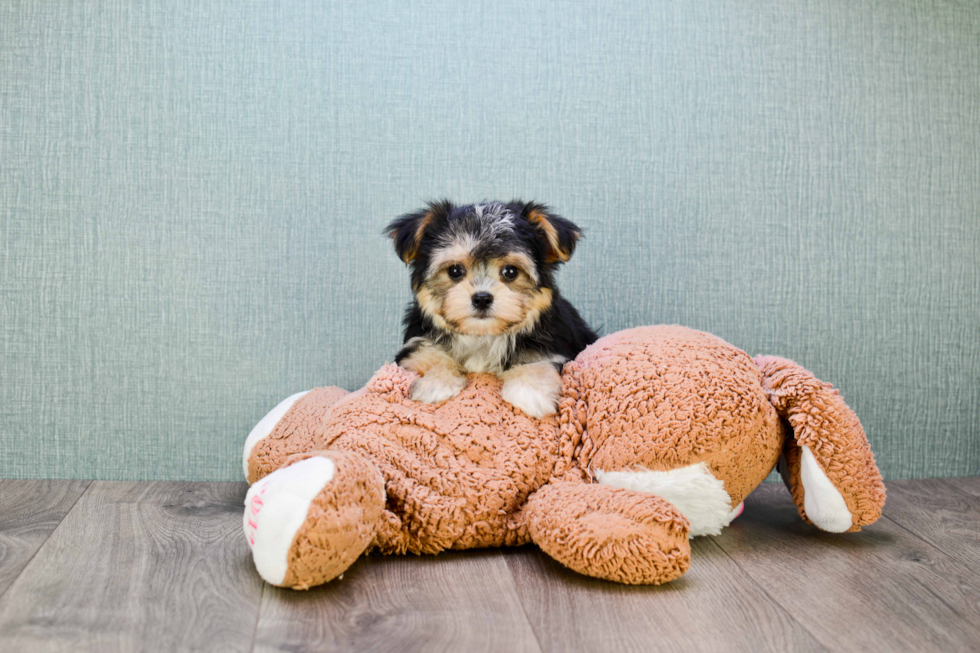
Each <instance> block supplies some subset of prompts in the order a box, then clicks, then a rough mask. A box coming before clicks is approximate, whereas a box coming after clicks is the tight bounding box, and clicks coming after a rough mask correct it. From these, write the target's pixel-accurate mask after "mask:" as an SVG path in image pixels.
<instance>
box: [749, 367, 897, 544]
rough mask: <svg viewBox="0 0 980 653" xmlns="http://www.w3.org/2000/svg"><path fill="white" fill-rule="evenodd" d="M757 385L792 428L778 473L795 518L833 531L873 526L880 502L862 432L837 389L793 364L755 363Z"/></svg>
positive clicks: (872, 461) (871, 458) (880, 493)
mask: <svg viewBox="0 0 980 653" xmlns="http://www.w3.org/2000/svg"><path fill="white" fill-rule="evenodd" d="M755 362H756V364H757V365H758V366H759V369H760V371H761V372H762V387H763V390H764V391H765V392H766V393H767V394H768V395H769V400H770V401H771V402H772V404H773V406H775V407H776V412H778V413H779V414H780V416H782V417H783V418H785V419H786V420H787V421H788V422H789V424H790V426H791V427H792V433H791V434H789V437H787V439H786V444H785V446H784V448H783V458H782V460H780V464H779V471H780V473H781V474H782V476H783V481H784V482H785V483H786V485H787V487H788V488H789V490H790V492H791V493H792V495H793V501H794V502H795V503H796V507H797V509H798V510H799V513H800V516H801V517H802V518H803V519H804V520H806V521H808V522H810V523H812V524H814V525H815V526H817V527H818V528H820V529H822V530H825V531H830V532H832V533H843V532H845V531H857V530H860V529H861V527H862V526H867V525H868V524H873V523H874V522H875V521H876V520H877V519H878V517H880V516H881V510H882V507H883V506H884V504H885V484H884V482H883V481H882V479H881V474H880V473H879V471H878V466H877V465H876V464H875V459H874V455H873V454H872V453H871V447H870V446H869V445H868V439H867V438H866V437H865V435H864V429H863V428H862V427H861V422H860V421H859V420H858V418H857V415H855V414H854V411H852V410H851V409H850V408H849V407H848V406H847V404H846V403H844V400H843V399H841V397H840V394H839V393H838V392H837V390H834V389H833V387H832V386H831V385H830V384H829V383H823V382H821V381H820V380H819V379H817V378H816V377H814V376H813V374H811V373H810V372H808V371H807V370H805V369H803V368H802V367H800V366H799V365H797V364H796V363H794V362H793V361H790V360H787V359H785V358H777V357H775V356H759V357H757V358H756V359H755Z"/></svg>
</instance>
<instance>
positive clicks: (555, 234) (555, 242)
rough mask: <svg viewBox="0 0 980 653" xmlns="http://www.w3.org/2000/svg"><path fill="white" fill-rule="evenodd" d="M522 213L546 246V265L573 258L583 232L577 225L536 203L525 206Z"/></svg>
mask: <svg viewBox="0 0 980 653" xmlns="http://www.w3.org/2000/svg"><path fill="white" fill-rule="evenodd" d="M522 213H523V217H524V219H526V220H527V221H528V222H530V223H531V225H532V226H533V227H534V228H535V229H536V230H537V231H538V233H539V234H540V237H541V239H542V241H543V242H544V244H545V257H544V262H545V263H564V262H565V261H567V260H568V259H570V258H571V257H572V253H573V252H574V251H575V244H576V243H577V242H578V241H579V239H580V238H581V237H582V230H581V229H579V228H578V227H577V226H575V223H573V222H572V221H571V220H566V219H565V218H563V217H561V216H560V215H555V214H554V213H552V212H551V210H550V209H549V208H548V207H547V206H545V205H543V204H537V203H535V202H529V203H527V204H525V205H524V210H523V212H522Z"/></svg>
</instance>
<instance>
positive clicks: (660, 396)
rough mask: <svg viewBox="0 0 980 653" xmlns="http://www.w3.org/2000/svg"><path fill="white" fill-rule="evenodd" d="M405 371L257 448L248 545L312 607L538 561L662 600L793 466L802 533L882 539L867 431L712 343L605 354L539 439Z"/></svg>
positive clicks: (391, 371)
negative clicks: (368, 578) (426, 574)
mask: <svg viewBox="0 0 980 653" xmlns="http://www.w3.org/2000/svg"><path fill="white" fill-rule="evenodd" d="M415 378H417V377H416V375H415V374H414V373H412V372H408V371H407V370H404V369H402V368H399V367H397V366H394V365H386V366H385V367H383V368H382V369H381V370H379V371H378V372H377V373H376V374H375V375H374V377H373V378H372V379H371V380H370V381H369V382H368V384H367V385H366V386H365V387H364V388H362V389H361V390H358V391H357V392H353V393H347V392H346V391H344V390H341V389H339V388H318V389H315V390H311V391H309V392H307V393H301V394H298V395H293V396H292V397H289V398H288V399H286V400H285V401H283V402H282V403H280V404H279V405H278V406H277V407H276V408H275V409H274V410H273V411H272V412H270V413H269V414H268V415H267V416H266V417H265V418H264V419H263V420H262V421H261V422H260V423H259V424H258V425H257V426H256V427H255V429H254V430H253V431H252V433H251V434H250V435H249V437H248V439H247V441H246V443H245V456H244V466H245V474H246V476H247V478H248V480H249V482H250V483H251V484H252V485H251V488H250V489H249V491H248V495H247V497H246V499H245V506H246V508H245V517H244V526H245V532H246V535H247V537H248V541H249V545H250V546H251V549H252V555H253V559H254V561H255V566H256V568H257V569H258V572H259V574H260V575H261V576H262V578H264V579H265V580H266V581H268V582H269V583H272V584H273V585H280V586H284V587H292V588H296V589H306V588H309V587H312V586H314V585H318V584H320V583H325V582H327V581H329V580H331V579H333V578H336V577H337V576H339V575H340V574H342V573H343V572H344V570H345V569H347V568H348V567H349V566H350V565H351V564H352V563H353V562H354V561H355V560H356V559H357V558H358V557H359V556H360V555H361V554H362V553H365V552H366V551H376V552H380V553H416V554H431V553H438V552H440V551H443V550H446V549H468V548H475V547H488V546H512V545H520V544H524V543H527V542H534V543H535V544H537V545H538V546H539V547H540V548H541V549H543V550H544V551H545V552H546V553H547V554H548V555H550V556H551V557H553V558H554V559H556V560H558V561H559V562H561V563H562V564H563V565H565V566H567V567H569V568H571V569H574V570H575V571H577V572H580V573H582V574H586V575H588V576H594V577H597V578H604V579H608V580H612V581H617V582H621V583H631V584H659V583H664V582H667V581H670V580H673V579H675V578H677V577H678V576H680V575H681V574H683V573H684V572H685V571H686V570H687V568H688V566H689V564H690V546H689V543H688V538H689V537H691V536H694V535H705V534H716V533H718V532H720V530H721V529H722V528H723V527H725V526H727V525H728V524H729V522H730V521H731V520H732V519H733V518H734V517H735V516H736V515H737V514H738V512H739V511H740V510H741V505H742V500H743V499H744V498H745V497H746V496H747V495H748V494H749V493H750V492H751V491H752V490H753V489H754V488H755V487H756V486H758V485H759V484H760V483H761V482H762V481H763V479H765V478H766V476H768V475H769V473H770V472H771V471H772V470H773V468H774V467H775V466H776V464H777V461H780V465H779V467H780V471H781V473H782V476H783V479H784V481H785V482H786V484H787V486H788V487H789V489H790V491H791V493H792V496H793V500H794V502H795V503H796V505H797V507H798V509H799V512H800V516H801V517H802V518H803V519H804V520H806V521H808V522H810V523H812V524H814V525H815V526H817V527H818V528H821V529H823V530H826V531H831V532H843V531H856V530H858V529H860V527H861V526H863V525H866V524H870V523H872V522H874V521H875V520H876V519H877V518H878V517H879V516H880V514H881V508H882V505H883V504H884V500H885V490H884V485H883V483H882V480H881V475H880V474H879V472H878V469H877V467H876V466H875V462H874V456H873V455H872V453H871V450H870V448H869V446H868V442H867V439H866V438H865V435H864V431H863V430H862V428H861V425H860V423H859V422H858V419H857V417H856V416H855V415H854V413H853V412H852V411H851V410H850V409H849V408H848V407H847V405H846V404H845V403H844V402H843V400H842V399H841V398H840V396H839V395H838V393H837V391H836V390H833V389H832V388H831V387H830V385H829V384H825V383H821V382H820V381H818V380H817V379H816V378H814V377H813V375H812V374H810V373H809V372H807V371H806V370H804V369H803V368H801V367H800V366H798V365H796V364H795V363H793V362H791V361H788V360H785V359H781V358H773V357H759V358H756V359H755V360H754V361H753V359H752V358H750V357H749V356H748V355H747V354H745V353H744V352H742V351H740V350H739V349H736V348H735V347H733V346H731V345H729V344H728V343H726V342H724V341H722V340H721V339H719V338H716V337H714V336H711V335H709V334H706V333H701V332H698V331H693V330H691V329H686V328H683V327H676V326H658V327H641V328H636V329H630V330H626V331H620V332H618V333H614V334H611V335H608V336H606V337H604V338H601V339H600V340H599V341H598V342H596V343H595V344H593V345H591V346H590V347H588V348H587V349H585V350H584V351H583V352H582V353H581V354H580V355H579V356H578V357H577V358H576V359H575V360H574V361H570V362H569V363H567V364H566V365H565V368H564V371H563V373H562V399H561V401H560V405H559V412H558V414H557V415H550V416H547V417H545V418H544V419H540V420H536V419H532V418H530V417H528V416H526V415H524V414H523V413H522V412H521V411H520V409H517V408H514V407H513V406H511V405H510V404H509V403H507V402H505V401H504V400H503V399H502V398H501V396H500V387H501V382H500V381H499V380H498V379H497V378H496V377H494V376H491V375H482V374H474V375H471V376H470V377H469V379H468V385H467V387H466V388H465V389H464V390H463V391H462V392H461V393H460V394H459V395H458V396H456V397H454V398H452V399H449V400H447V401H444V402H442V403H441V404H436V405H430V404H423V403H418V402H414V401H412V400H411V399H410V396H409V392H410V387H411V384H412V381H413V380H414V379H415Z"/></svg>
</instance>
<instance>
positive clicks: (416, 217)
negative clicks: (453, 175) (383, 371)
mask: <svg viewBox="0 0 980 653" xmlns="http://www.w3.org/2000/svg"><path fill="white" fill-rule="evenodd" d="M385 231H386V233H387V234H388V236H390V237H391V238H392V240H393V241H394V244H395V251H396V252H397V253H398V256H399V257H401V259H402V261H404V262H405V263H406V264H408V265H409V266H410V267H411V271H412V292H413V293H414V294H415V298H414V300H413V301H412V302H411V303H410V304H409V306H408V310H407V312H406V314H405V320H404V323H405V342H404V345H403V346H402V348H401V350H400V351H399V352H398V355H397V356H396V357H395V362H396V363H398V364H399V365H401V366H402V367H404V368H405V369H408V370H411V371H413V372H417V373H418V374H419V375H420V377H419V379H418V380H416V381H415V384H414V385H413V386H412V398H413V399H415V400H417V401H422V402H425V403H433V404H434V403H438V402H440V401H444V400H446V399H449V398H450V397H454V396H456V395H457V394H458V393H459V392H460V391H461V390H462V389H463V388H464V387H465V386H466V377H465V375H466V374H467V373H469V372H489V373H492V374H496V375H497V376H498V377H500V379H501V380H503V382H504V384H503V390H502V395H503V398H504V399H505V400H506V401H508V402H509V403H510V404H512V405H514V406H516V407H518V408H520V409H521V410H522V411H524V412H525V413H526V414H528V415H530V416H532V417H543V416H544V415H548V414H549V413H554V412H555V410H556V406H557V402H558V396H559V394H560V393H561V369H562V365H563V364H564V363H565V361H567V360H569V359H572V358H574V357H575V356H576V355H577V354H578V353H579V352H580V351H582V350H583V349H584V348H585V347H586V346H587V345H590V344H592V343H593V342H595V340H596V337H597V336H596V334H595V333H594V332H593V331H592V329H590V328H589V326H588V325H587V324H586V323H585V321H584V320H583V319H582V318H581V317H580V316H579V314H578V311H576V310H575V308H574V307H573V306H572V305H571V304H570V303H568V301H567V300H565V299H564V298H563V297H562V296H561V295H560V294H559V293H558V288H557V287H556V286H555V282H554V275H555V272H556V270H557V268H558V266H559V265H561V264H562V263H564V262H565V261H567V260H568V259H569V257H571V255H572V252H574V251H575V244H576V243H577V242H578V240H579V238H581V236H582V234H581V231H580V230H579V228H578V227H576V226H575V225H574V224H572V223H571V222H570V221H568V220H566V219H564V218H562V217H560V216H557V215H554V214H553V213H551V211H550V210H549V209H548V208H547V207H546V206H543V205H541V204H535V203H525V202H519V201H514V202H510V203H506V204H505V203H502V202H490V203H486V204H475V205H468V206H454V205H453V204H452V203H450V202H448V201H441V202H431V203H429V205H428V206H427V207H426V208H425V209H422V210H421V211H418V212H416V213H410V214H407V215H403V216H401V217H399V218H398V219H396V220H395V221H394V222H392V223H391V224H390V225H388V228H387V229H386V230H385Z"/></svg>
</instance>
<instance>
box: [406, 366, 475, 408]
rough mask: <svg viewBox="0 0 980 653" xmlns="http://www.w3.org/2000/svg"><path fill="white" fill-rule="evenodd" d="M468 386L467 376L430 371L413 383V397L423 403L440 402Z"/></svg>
mask: <svg viewBox="0 0 980 653" xmlns="http://www.w3.org/2000/svg"><path fill="white" fill-rule="evenodd" d="M465 387H466V377H463V376H459V375H457V374H436V373H430V374H426V375H425V376H420V377H419V378H417V379H416V380H415V382H414V383H412V399H413V400H415V401H421V402H422V403H423V404H438V403H439V402H441V401H445V400H447V399H452V398H453V397H455V396H456V395H458V394H459V393H460V392H461V391H462V390H463V388H465Z"/></svg>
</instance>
